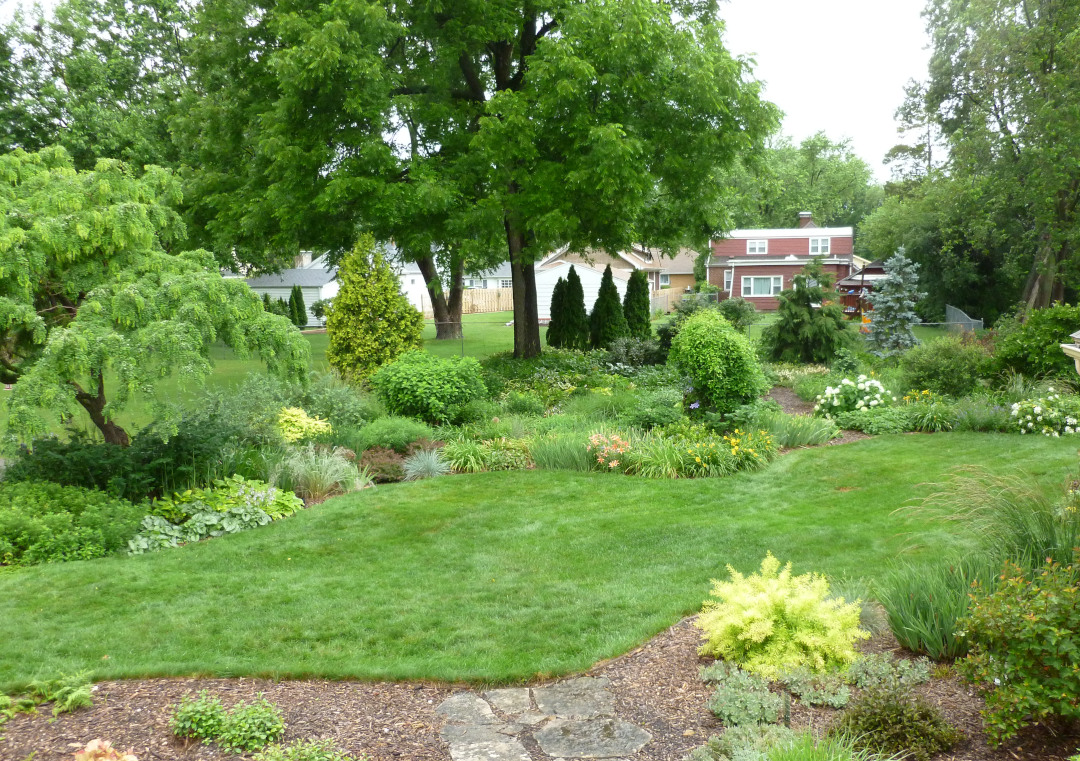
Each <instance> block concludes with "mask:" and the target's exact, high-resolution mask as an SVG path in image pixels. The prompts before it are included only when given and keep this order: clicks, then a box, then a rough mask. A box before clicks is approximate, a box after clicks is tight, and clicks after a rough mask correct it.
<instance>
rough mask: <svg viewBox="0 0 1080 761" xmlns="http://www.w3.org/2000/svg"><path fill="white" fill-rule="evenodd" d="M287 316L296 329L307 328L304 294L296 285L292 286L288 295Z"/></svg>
mask: <svg viewBox="0 0 1080 761" xmlns="http://www.w3.org/2000/svg"><path fill="white" fill-rule="evenodd" d="M289 314H290V317H291V318H292V321H293V324H294V325H296V327H298V328H303V327H307V322H308V315H307V305H306V304H304V292H303V291H302V290H300V286H298V285H294V286H293V287H292V293H290V294H289Z"/></svg>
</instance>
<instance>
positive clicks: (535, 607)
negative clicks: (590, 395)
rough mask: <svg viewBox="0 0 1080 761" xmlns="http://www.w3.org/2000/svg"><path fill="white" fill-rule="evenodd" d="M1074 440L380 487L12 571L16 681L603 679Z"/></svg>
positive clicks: (853, 449) (912, 535)
mask: <svg viewBox="0 0 1080 761" xmlns="http://www.w3.org/2000/svg"><path fill="white" fill-rule="evenodd" d="M1074 460H1075V445H1074V444H1073V443H1071V442H1065V441H1062V440H1054V439H1045V438H1041V437H1034V436H1028V437H1021V436H1009V435H978V434H938V435H934V436H926V435H909V436H892V437H881V438H877V439H870V440H866V441H862V442H859V443H856V444H851V445H845V446H836V447H826V448H820V449H813V450H800V451H795V452H792V453H790V454H788V455H786V456H784V457H782V458H780V459H779V460H778V461H777V462H776V463H774V464H773V465H772V466H771V467H770V468H769V469H767V470H764V471H761V472H757V473H744V474H739V475H736V476H733V477H730V478H726V479H710V480H698V481H650V480H646V479H640V478H632V477H627V476H618V475H611V474H591V473H563V472H559V473H553V472H550V471H548V472H544V471H531V472H509V473H485V474H478V475H472V476H454V477H444V478H440V479H435V480H432V481H422V482H416V483H410V484H400V485H395V486H380V487H378V488H377V489H373V490H367V491H364V492H360V493H357V494H353V495H349V496H345V497H340V498H337V499H333V500H330V501H328V502H326V503H324V504H322V505H320V506H318V507H315V508H313V509H310V510H307V511H304V512H302V513H300V514H298V515H297V516H294V517H292V518H290V519H288V520H285V521H282V522H280V523H275V524H271V525H269V526H265V527H263V528H259V529H255V530H252V531H249V532H246V533H242V534H237V535H232V536H226V537H222V538H219V539H214V540H211V541H209V542H204V543H201V544H198V545H195V546H189V547H184V548H181V549H178V550H172V551H163V552H159V553H156V554H153V555H146V556H141V557H137V558H109V559H104V560H97V561H85V562H74V563H68V564H62V565H53V566H40V567H35V568H29V569H24V570H18V571H9V572H6V573H3V574H0V688H3V687H5V686H7V687H14V686H17V684H19V683H23V682H25V681H27V680H29V679H33V678H35V677H41V676H51V675H55V674H56V673H58V672H73V671H77V670H80V669H89V670H91V671H92V673H93V675H94V676H95V677H96V678H99V679H100V678H112V677H134V676H149V675H168V674H174V675H175V674H217V675H222V676H226V675H231V676H239V675H264V676H282V677H285V676H289V677H301V676H324V677H330V678H361V679H438V680H446V681H460V680H470V681H487V682H512V681H516V680H522V679H527V678H530V677H533V676H536V675H554V674H562V673H567V672H572V671H578V670H582V669H585V668H587V667H588V666H590V665H591V664H593V663H595V662H596V661H598V660H600V659H603V658H607V657H611V656H615V655H618V654H621V653H623V652H626V651H627V650H629V649H631V648H632V647H634V646H635V645H637V644H639V643H641V642H642V641H644V640H645V639H647V638H648V637H650V636H652V635H653V634H655V633H656V632H657V631H659V630H661V629H662V628H664V627H666V626H668V625H670V624H671V623H673V622H674V621H676V620H677V619H678V618H679V617H680V616H683V615H685V614H687V613H690V612H692V611H694V610H696V609H698V608H699V607H700V605H701V602H702V600H703V599H704V598H705V596H706V594H707V592H708V587H709V579H710V577H719V576H723V575H724V567H725V565H726V564H728V563H730V564H732V565H734V566H735V567H736V568H738V569H740V570H742V571H746V572H748V571H751V570H753V569H754V568H756V567H757V566H758V564H759V563H760V561H761V558H762V557H763V556H764V554H765V552H766V551H767V550H771V551H772V552H773V553H774V554H776V556H777V557H778V558H781V559H782V560H785V561H786V560H791V561H793V562H794V564H795V570H796V571H797V572H805V571H810V570H814V571H821V572H824V573H828V574H831V575H833V576H836V577H869V578H876V577H878V576H879V575H881V574H882V573H883V572H884V570H885V569H886V568H887V566H888V564H889V563H890V561H891V560H892V559H893V558H895V557H896V556H897V555H898V554H899V553H902V552H903V553H904V554H906V555H907V556H908V557H909V558H910V559H912V560H913V561H914V562H923V561H926V562H930V561H936V560H938V559H939V558H940V557H941V556H942V554H943V553H944V552H946V551H947V550H948V549H950V548H955V547H957V546H958V543H959V546H960V547H961V548H962V542H961V541H960V540H958V539H957V537H956V536H955V534H952V533H950V532H954V531H958V530H959V529H958V527H956V526H955V525H945V524H941V523H932V522H930V519H929V518H927V517H925V516H920V515H916V514H912V513H910V512H903V511H902V512H895V511H896V508H898V507H900V506H902V505H903V504H904V503H905V502H906V501H908V500H910V499H911V498H915V497H919V496H922V495H925V494H927V493H929V492H930V491H931V490H932V489H933V486H932V484H930V483H928V482H930V481H934V480H937V479H940V478H941V477H942V476H943V475H944V474H945V473H947V471H948V470H950V469H951V468H955V467H957V466H960V465H983V466H986V467H988V468H990V469H991V470H994V471H997V472H1002V471H1006V470H1010V469H1013V468H1019V469H1021V470H1023V471H1024V472H1025V473H1027V474H1028V475H1031V476H1035V477H1037V478H1040V479H1042V480H1043V481H1044V482H1046V483H1054V482H1058V481H1060V479H1061V478H1062V476H1063V474H1064V473H1065V472H1066V471H1067V469H1068V468H1069V466H1070V465H1072V464H1073V463H1074Z"/></svg>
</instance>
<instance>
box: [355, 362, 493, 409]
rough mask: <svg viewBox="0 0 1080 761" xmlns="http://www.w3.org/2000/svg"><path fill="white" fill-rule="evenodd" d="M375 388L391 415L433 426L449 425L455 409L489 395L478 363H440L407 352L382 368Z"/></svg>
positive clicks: (375, 376)
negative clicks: (438, 424)
mask: <svg viewBox="0 0 1080 761" xmlns="http://www.w3.org/2000/svg"><path fill="white" fill-rule="evenodd" d="M371 385H372V387H373V388H374V389H375V394H376V395H377V396H378V397H379V400H380V401H381V402H382V403H383V404H384V405H385V406H386V409H387V410H388V411H390V412H391V413H393V414H395V415H407V416H409V417H415V418H419V419H421V420H424V421H427V422H429V423H444V422H447V421H448V420H450V418H451V416H452V414H453V412H454V411H455V409H457V408H459V407H460V406H461V405H464V404H468V403H469V402H471V401H473V400H475V399H480V398H482V397H483V396H485V395H486V393H487V388H486V387H485V386H484V381H483V378H482V375H481V369H480V363H479V362H477V361H476V360H475V359H473V358H472V357H450V358H449V359H440V358H439V357H436V356H434V355H433V354H428V353H427V352H425V351H410V352H406V353H405V354H402V355H401V357H399V358H398V359H397V360H396V361H394V362H392V363H390V364H388V365H384V366H383V367H381V368H379V370H378V371H377V372H376V373H375V374H374V375H372V376H371Z"/></svg>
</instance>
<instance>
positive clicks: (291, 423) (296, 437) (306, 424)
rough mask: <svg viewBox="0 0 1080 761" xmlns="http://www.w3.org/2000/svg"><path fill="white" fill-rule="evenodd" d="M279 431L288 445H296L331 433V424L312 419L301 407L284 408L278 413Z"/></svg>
mask: <svg viewBox="0 0 1080 761" xmlns="http://www.w3.org/2000/svg"><path fill="white" fill-rule="evenodd" d="M277 427H278V431H279V432H280V433H281V438H283V439H284V440H285V441H286V443H289V444H295V443H296V442H298V441H307V440H309V439H313V438H315V437H316V436H323V435H327V434H329V433H330V432H331V430H332V429H331V426H330V423H328V422H327V421H325V420H322V419H320V418H317V417H311V416H310V415H308V414H307V413H306V412H304V410H303V409H301V408H300V407H283V408H282V410H281V412H279V413H278V425H277Z"/></svg>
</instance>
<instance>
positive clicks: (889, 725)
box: [829, 685, 963, 761]
mask: <svg viewBox="0 0 1080 761" xmlns="http://www.w3.org/2000/svg"><path fill="white" fill-rule="evenodd" d="M829 734H830V735H832V736H841V737H846V738H847V739H848V740H849V741H850V742H852V743H853V744H855V746H856V747H859V748H862V749H864V750H866V751H869V752H872V753H892V754H898V755H903V756H904V757H905V758H910V759H914V761H929V759H930V757H931V756H934V755H936V754H938V753H942V752H944V751H947V750H949V749H950V748H952V747H953V746H954V745H956V743H958V742H960V740H961V739H962V738H963V735H961V734H960V732H959V731H958V730H957V729H955V728H954V727H952V726H950V725H949V724H948V722H946V721H945V717H944V716H943V715H942V713H941V711H940V710H938V709H937V708H935V707H934V706H932V705H931V704H930V703H928V702H926V700H924V699H923V698H921V697H917V696H914V695H912V694H911V693H910V692H909V691H908V690H907V689H905V688H902V687H897V686H895V685H894V686H891V687H873V688H870V689H868V690H866V691H864V692H863V693H862V694H861V695H860V696H859V697H858V698H856V699H855V700H854V701H852V703H851V705H850V706H849V707H848V708H847V709H845V710H844V712H843V713H842V714H841V715H840V718H839V719H838V720H837V721H836V723H835V724H833V725H832V726H831V727H830V728H829Z"/></svg>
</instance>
